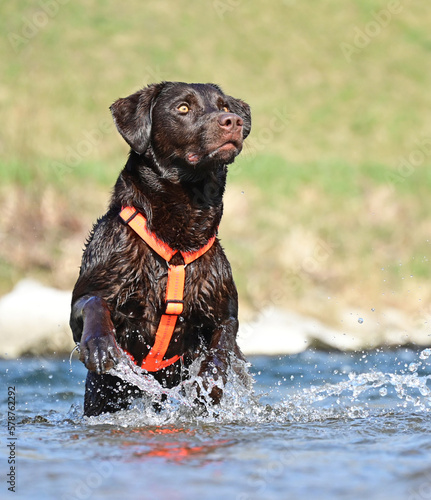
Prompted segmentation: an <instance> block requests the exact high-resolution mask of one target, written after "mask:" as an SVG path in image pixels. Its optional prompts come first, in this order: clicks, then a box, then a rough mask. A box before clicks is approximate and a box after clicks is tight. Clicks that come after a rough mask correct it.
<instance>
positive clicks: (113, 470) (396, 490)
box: [0, 348, 431, 500]
mask: <svg viewBox="0 0 431 500" xmlns="http://www.w3.org/2000/svg"><path fill="white" fill-rule="evenodd" d="M430 354H431V350H429V349H422V350H412V349H405V348H402V349H397V350H391V351H383V350H376V351H373V352H359V353H354V354H352V353H327V352H320V351H310V350H309V351H306V352H303V353H301V354H297V355H294V356H281V357H279V356H277V357H265V356H256V357H251V358H250V359H249V362H250V367H249V370H250V373H251V374H252V375H253V379H254V383H253V385H252V388H246V387H244V385H242V384H241V383H240V382H239V381H238V380H236V379H232V380H231V382H230V383H229V384H228V386H227V387H226V388H225V392H226V397H225V398H224V401H223V403H222V405H221V407H219V408H217V409H208V411H207V412H196V411H195V410H194V409H193V408H192V407H191V406H190V404H189V401H188V400H187V399H186V398H185V397H184V396H181V394H180V393H179V391H171V392H169V393H168V400H167V401H166V402H165V403H164V404H163V407H162V409H161V411H156V410H155V409H154V407H153V405H152V404H151V400H150V399H152V398H156V399H157V390H160V388H159V389H158V388H157V387H156V386H154V384H151V383H150V382H145V384H148V389H149V390H150V392H151V393H152V396H151V398H148V400H146V401H145V400H143V401H138V402H137V403H136V405H135V406H134V407H133V408H132V409H130V410H127V411H123V412H120V413H117V414H115V415H102V416H100V417H91V418H85V417H83V416H82V399H83V392H84V379H85V369H84V367H83V366H82V364H81V363H79V362H78V361H76V360H74V361H72V364H71V366H70V365H69V360H61V359H56V360H55V359H42V358H29V359H22V360H14V361H12V360H10V361H8V360H3V361H0V373H1V377H2V394H1V395H0V400H1V402H2V405H1V415H0V416H1V436H2V439H1V450H0V471H1V482H0V488H1V490H0V498H2V499H3V498H28V499H33V500H38V499H56V500H59V499H60V500H63V499H64V500H72V499H73V500H75V499H79V500H82V499H90V498H91V499H116V500H118V499H130V500H135V499H139V500H142V499H144V500H146V499H151V500H158V499H163V500H164V499H167V500H182V499H202V500H207V499H208V500H212V499H220V498H223V499H226V500H230V499H233V500H249V499H250V500H251V499H265V500H266V499H268V500H270V499H283V500H285V499H295V500H297V499H318V500H326V499H331V500H332V499H340V500H341V499H355V500H356V499H367V500H370V499H375V500H386V499H388V500H389V499H391V500H396V499H403V500H410V499H423V500H425V499H428V498H431V418H430V417H431V414H430V409H431V391H430V385H431V382H430V377H431V356H430ZM70 368H72V371H70ZM122 369H123V368H122V367H121V366H120V368H119V370H120V371H121V370H122ZM123 375H124V378H125V379H128V378H129V379H130V377H134V376H136V374H135V373H131V372H127V369H126V368H124V374H123ZM8 388H10V390H9V392H10V395H9V403H10V404H9V413H8ZM12 400H14V401H13V402H12ZM8 419H9V429H8ZM13 424H16V425H13ZM8 445H10V446H8ZM11 459H12V460H14V461H15V466H16V469H15V470H14V471H13V473H14V476H13V478H14V480H15V493H13V492H12V491H8V488H9V487H11V484H12V483H8V482H7V480H8V479H9V480H10V479H11V477H12V476H7V473H9V474H10V473H11V469H10V467H11V466H12V465H11V464H9V463H8V462H9V461H11Z"/></svg>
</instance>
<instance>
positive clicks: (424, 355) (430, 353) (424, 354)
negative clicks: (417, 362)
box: [419, 347, 431, 359]
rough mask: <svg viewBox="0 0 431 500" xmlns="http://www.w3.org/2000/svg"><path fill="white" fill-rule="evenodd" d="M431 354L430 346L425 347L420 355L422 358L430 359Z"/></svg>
mask: <svg viewBox="0 0 431 500" xmlns="http://www.w3.org/2000/svg"><path fill="white" fill-rule="evenodd" d="M430 356H431V349H430V348H429V347H427V348H426V349H424V350H423V351H422V352H421V353H420V355H419V357H420V359H428V358H429V357H430Z"/></svg>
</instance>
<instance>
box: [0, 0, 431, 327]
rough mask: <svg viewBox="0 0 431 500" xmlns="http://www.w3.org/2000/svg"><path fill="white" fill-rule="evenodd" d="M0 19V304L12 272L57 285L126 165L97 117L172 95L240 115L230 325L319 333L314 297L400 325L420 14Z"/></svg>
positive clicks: (386, 5) (89, 9) (412, 227)
mask: <svg viewBox="0 0 431 500" xmlns="http://www.w3.org/2000/svg"><path fill="white" fill-rule="evenodd" d="M393 5H396V6H397V9H396V13H391V12H390V11H389V10H388V9H390V6H393ZM388 12H389V18H390V19H389V22H388V23H387V25H385V26H383V25H381V24H380V25H379V24H378V22H377V21H376V16H378V14H379V13H380V14H382V13H386V15H388V14H387V13H388ZM0 14H1V15H0V28H1V32H2V33H3V37H2V40H1V45H0V50H1V55H2V57H1V58H0V71H1V75H2V78H1V81H0V119H1V123H2V124H3V126H2V127H1V132H0V134H1V135H0V153H1V157H0V182H1V188H0V196H1V198H0V209H1V215H0V237H1V241H2V247H1V251H0V291H3V292H5V291H7V290H9V289H10V288H11V287H12V286H13V284H14V283H15V282H16V281H17V280H18V279H20V278H21V277H23V276H27V275H32V276H36V277H38V278H41V279H43V280H44V281H46V282H49V283H50V284H53V285H55V286H60V287H63V288H69V287H71V286H72V285H73V281H74V279H75V278H76V274H77V270H78V267H79V254H80V251H81V248H82V244H83V241H84V239H85V235H86V233H87V231H88V228H89V227H90V226H91V221H93V220H94V219H95V218H96V217H97V216H98V215H100V214H101V213H102V212H103V210H104V209H105V207H106V204H107V202H108V198H109V190H110V186H112V185H113V183H114V182H115V179H116V176H117V175H118V172H119V170H120V168H121V167H122V165H123V164H124V162H125V157H126V154H127V147H126V145H125V144H124V143H123V142H122V139H121V138H120V137H119V136H118V134H117V133H116V131H115V129H114V127H113V125H112V122H111V118H110V115H109V110H108V108H109V105H110V104H111V103H112V102H113V101H114V100H115V99H116V98H118V97H120V96H125V95H128V94H129V93H132V92H133V91H135V90H136V89H137V88H139V87H140V86H143V85H146V84H148V83H151V82H153V81H159V80H182V81H199V82H208V81H212V82H216V83H218V84H220V85H221V86H222V87H223V88H224V89H225V90H226V91H227V92H228V93H231V94H232V95H234V96H236V97H241V98H243V99H244V100H246V101H247V102H249V104H250V105H251V107H252V111H253V131H252V134H251V136H250V137H249V139H248V140H247V145H246V147H245V150H244V152H243V155H242V157H241V158H239V159H238V161H237V163H235V165H234V166H232V168H231V171H230V176H229V188H228V192H227V197H226V217H225V219H224V221H223V225H222V229H221V235H222V238H223V244H224V245H225V247H226V249H227V251H228V253H229V256H230V258H231V260H232V263H233V267H234V272H235V275H236V279H237V282H238V284H239V288H240V296H241V297H242V302H243V304H244V306H243V308H244V310H246V311H251V310H256V309H259V308H261V307H262V306H263V305H265V304H269V303H276V305H282V306H285V307H295V308H296V309H299V310H303V311H304V312H307V313H311V314H315V315H317V316H325V317H326V318H327V319H330V316H331V314H332V313H333V310H332V307H328V301H327V297H328V296H331V297H333V299H332V302H331V303H333V304H338V305H337V306H336V305H334V306H333V307H338V306H340V307H341V306H342V305H343V304H354V305H357V306H358V307H374V306H375V305H376V304H382V306H384V307H392V306H395V307H399V308H403V309H405V310H407V311H409V312H411V311H412V310H415V309H416V308H417V307H422V306H420V305H419V301H421V302H422V304H423V303H425V302H427V301H428V299H429V298H430V296H431V286H430V285H429V283H428V282H429V280H430V277H431V276H430V275H431V273H430V269H429V265H428V255H429V234H430V230H431V220H430V202H429V196H428V193H429V192H430V187H431V174H430V169H429V166H430V164H431V146H428V141H429V142H430V144H431V115H430V113H429V111H428V110H429V109H430V104H431V94H430V92H429V88H430V86H431V71H430V69H429V64H427V62H428V61H429V58H430V52H431V34H430V31H429V26H430V23H431V11H430V10H429V9H427V8H426V5H425V4H422V3H413V2H402V1H400V2H398V3H397V2H395V3H394V2H385V1H380V0H379V1H371V0H366V1H359V0H356V1H353V2H350V3H347V4H346V3H345V2H341V1H339V0H338V1H337V0H333V1H331V2H315V1H312V0H308V1H304V2H302V1H301V2H300V1H296V0H285V1H279V2H273V3H271V4H268V5H265V6H263V5H262V3H261V2H258V1H257V0H251V1H248V2H244V1H235V2H234V1H233V0H220V1H204V2H200V3H197V2H196V3H193V4H190V2H186V1H185V0H180V1H177V2H166V1H163V2H147V3H142V2H138V1H137V0H131V1H130V2H127V3H123V4H119V3H118V2H114V1H112V0H107V1H102V0H91V1H88V2H84V1H83V0H77V1H75V2H64V0H63V1H62V2H61V3H60V2H58V1H57V0H45V1H43V0H40V1H37V0H36V1H35V2H30V1H29V0H17V1H15V2H13V3H10V2H9V3H4V4H2V5H1V6H0ZM370 23H377V24H374V25H373V24H370ZM358 30H359V31H360V32H361V33H363V34H364V33H365V35H363V36H365V39H364V40H365V42H364V43H363V44H362V45H363V46H361V47H360V48H359V47H358V43H357V40H356V42H355V36H357V33H358ZM367 33H368V35H367ZM355 43H356V45H355ZM343 44H349V45H350V46H351V47H353V48H354V49H355V50H354V52H353V53H352V54H351V57H350V58H348V57H346V54H345V52H343V49H342V47H343ZM11 214H17V215H18V221H20V222H16V220H15V222H14V223H12V222H11V217H10V216H11ZM12 220H13V219H12ZM410 276H413V277H412V278H411V277H410ZM274 290H277V292H275V291H274ZM274 297H276V298H274ZM340 304H341V305H340Z"/></svg>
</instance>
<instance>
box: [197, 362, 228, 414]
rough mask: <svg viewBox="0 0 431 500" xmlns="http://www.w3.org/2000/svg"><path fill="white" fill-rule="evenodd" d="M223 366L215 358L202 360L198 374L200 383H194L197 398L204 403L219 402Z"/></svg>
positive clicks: (222, 380)
mask: <svg viewBox="0 0 431 500" xmlns="http://www.w3.org/2000/svg"><path fill="white" fill-rule="evenodd" d="M223 369H224V366H223V365H222V363H220V362H219V361H218V360H217V359H216V358H215V359H214V358H212V359H207V360H204V361H203V362H202V365H201V368H200V370H199V374H198V376H199V377H200V379H201V380H200V384H196V389H197V393H198V399H201V400H204V401H205V402H206V403H210V404H219V403H220V400H221V398H222V396H223V389H222V386H223V385H224V382H225V381H224V376H223Z"/></svg>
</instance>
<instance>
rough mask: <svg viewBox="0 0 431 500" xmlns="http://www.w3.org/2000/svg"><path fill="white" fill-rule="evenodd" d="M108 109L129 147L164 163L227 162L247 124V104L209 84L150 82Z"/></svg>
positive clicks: (240, 142) (238, 147)
mask: <svg viewBox="0 0 431 500" xmlns="http://www.w3.org/2000/svg"><path fill="white" fill-rule="evenodd" d="M110 109H111V112H112V116H113V118H114V121H115V124H116V126H117V129H118V131H119V132H120V134H121V135H122V136H123V138H124V140H125V141H126V142H127V143H128V144H129V145H130V147H131V148H132V149H133V150H134V151H135V152H136V153H138V154H144V153H145V152H146V151H147V150H148V149H149V148H151V149H152V151H153V153H154V155H155V157H156V159H157V161H158V162H160V163H161V164H165V165H167V164H175V165H179V166H185V167H189V168H190V167H195V166H199V165H205V164H208V163H214V162H215V163H217V164H228V163H231V162H233V161H234V159H235V157H236V156H237V155H238V154H239V153H240V152H241V149H242V145H243V141H244V139H245V138H246V137H247V136H248V134H249V133H250V129H251V114H250V107H249V106H248V104H246V103H245V102H243V101H241V100H240V99H235V98H233V97H230V96H228V95H225V94H224V93H223V91H222V90H221V89H220V87H218V86H217V85H213V84H198V83H196V84H187V83H181V82H162V83H159V84H153V85H149V86H148V87H146V88H144V89H142V90H139V91H138V92H136V93H135V94H132V95H131V96H129V97H125V98H123V99H118V100H117V101H116V102H115V103H114V104H113V105H112V106H111V108H110Z"/></svg>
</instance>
